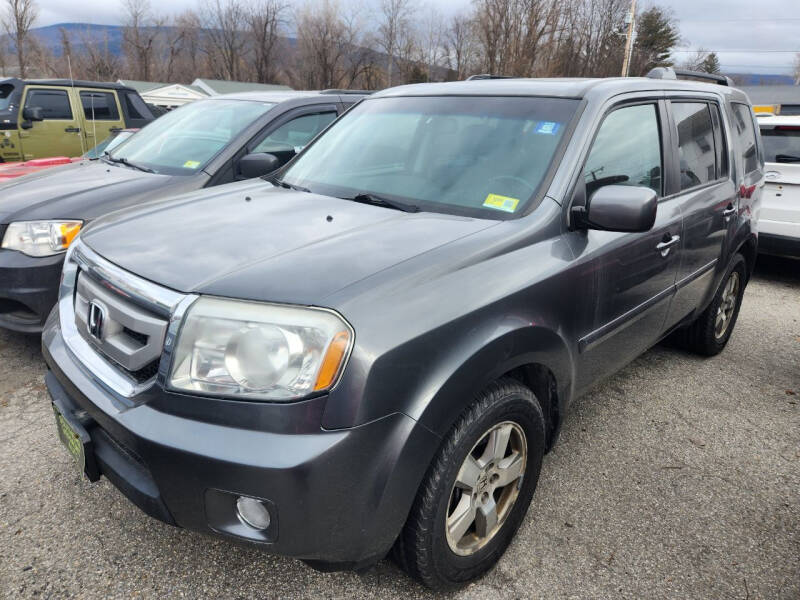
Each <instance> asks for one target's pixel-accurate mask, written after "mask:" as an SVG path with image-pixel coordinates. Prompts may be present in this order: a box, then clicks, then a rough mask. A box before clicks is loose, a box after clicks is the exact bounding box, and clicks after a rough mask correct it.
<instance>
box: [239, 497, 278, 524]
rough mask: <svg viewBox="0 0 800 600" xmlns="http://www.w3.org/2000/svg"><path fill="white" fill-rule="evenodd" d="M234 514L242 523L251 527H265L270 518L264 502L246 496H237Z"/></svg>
mask: <svg viewBox="0 0 800 600" xmlns="http://www.w3.org/2000/svg"><path fill="white" fill-rule="evenodd" d="M236 516H237V517H239V520H240V521H241V522H242V523H244V524H245V525H247V526H248V527H252V528H253V529H266V528H267V527H269V522H270V520H271V519H270V516H269V511H268V510H267V507H266V506H264V503H263V502H261V501H260V500H256V499H255V498H248V497H247V496H239V498H238V499H237V500H236Z"/></svg>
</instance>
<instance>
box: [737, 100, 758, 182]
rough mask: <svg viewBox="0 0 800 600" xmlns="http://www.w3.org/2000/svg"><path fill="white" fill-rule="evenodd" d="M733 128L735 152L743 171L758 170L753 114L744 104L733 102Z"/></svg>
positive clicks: (746, 172)
mask: <svg viewBox="0 0 800 600" xmlns="http://www.w3.org/2000/svg"><path fill="white" fill-rule="evenodd" d="M732 106H733V129H734V132H735V135H736V139H737V142H738V144H737V148H736V150H737V152H738V153H739V154H740V155H741V157H742V164H743V165H744V173H745V175H747V174H748V173H752V172H753V171H757V170H758V166H759V165H758V146H757V144H756V132H755V128H754V127H753V116H752V114H751V113H750V107H749V106H747V105H746V104H733V105H732Z"/></svg>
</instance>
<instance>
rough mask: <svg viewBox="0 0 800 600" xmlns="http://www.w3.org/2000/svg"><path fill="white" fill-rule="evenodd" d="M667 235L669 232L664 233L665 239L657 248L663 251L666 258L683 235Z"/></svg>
mask: <svg viewBox="0 0 800 600" xmlns="http://www.w3.org/2000/svg"><path fill="white" fill-rule="evenodd" d="M667 236H669V234H668V233H667V234H664V241H663V242H661V243H660V244H658V245H657V246H656V250H658V251H659V252H661V256H663V257H664V258H666V257H667V255H668V254H669V251H670V250H671V249H672V247H673V246H674V245H675V244H677V243H678V242H680V241H681V236H679V235H673V236H670V237H667Z"/></svg>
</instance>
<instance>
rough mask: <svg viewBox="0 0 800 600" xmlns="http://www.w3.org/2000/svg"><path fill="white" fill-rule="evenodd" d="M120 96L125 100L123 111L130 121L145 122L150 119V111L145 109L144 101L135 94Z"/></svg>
mask: <svg viewBox="0 0 800 600" xmlns="http://www.w3.org/2000/svg"><path fill="white" fill-rule="evenodd" d="M122 96H123V97H124V98H125V110H126V112H127V113H128V117H129V118H130V119H141V120H145V119H149V118H150V110H149V109H148V108H147V105H146V104H145V103H144V100H142V99H141V98H140V97H139V96H138V95H137V94H134V93H130V92H129V93H124V94H123V95H122Z"/></svg>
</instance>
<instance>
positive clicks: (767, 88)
mask: <svg viewBox="0 0 800 600" xmlns="http://www.w3.org/2000/svg"><path fill="white" fill-rule="evenodd" d="M739 89H740V90H742V91H743V92H744V93H745V94H747V97H748V98H750V102H752V103H753V104H754V105H756V106H774V105H779V106H780V111H779V113H777V114H781V115H800V85H743V86H741V87H739Z"/></svg>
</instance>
